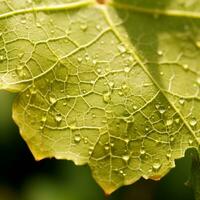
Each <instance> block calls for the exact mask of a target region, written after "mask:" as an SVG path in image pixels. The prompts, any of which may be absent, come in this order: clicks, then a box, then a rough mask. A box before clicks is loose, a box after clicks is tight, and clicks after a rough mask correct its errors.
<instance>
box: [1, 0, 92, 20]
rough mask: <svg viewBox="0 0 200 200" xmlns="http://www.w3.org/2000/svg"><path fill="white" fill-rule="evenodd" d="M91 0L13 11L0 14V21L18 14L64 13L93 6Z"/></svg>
mask: <svg viewBox="0 0 200 200" xmlns="http://www.w3.org/2000/svg"><path fill="white" fill-rule="evenodd" d="M93 4H94V1H93V0H87V1H80V2H72V3H66V4H57V5H51V6H38V7H34V6H32V7H30V8H25V9H19V10H13V11H10V12H7V13H3V14H0V19H3V18H8V17H12V16H15V15H20V14H26V13H34V12H50V11H54V12H56V11H62V10H63V11H65V10H72V9H78V8H81V7H85V6H89V5H93Z"/></svg>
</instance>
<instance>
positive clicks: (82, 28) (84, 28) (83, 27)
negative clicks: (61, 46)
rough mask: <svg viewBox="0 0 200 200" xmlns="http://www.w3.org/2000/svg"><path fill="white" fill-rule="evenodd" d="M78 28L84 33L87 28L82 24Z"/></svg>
mask: <svg viewBox="0 0 200 200" xmlns="http://www.w3.org/2000/svg"><path fill="white" fill-rule="evenodd" d="M80 28H81V30H82V31H86V30H87V28H88V25H87V23H83V24H81V25H80Z"/></svg>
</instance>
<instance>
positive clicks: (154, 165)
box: [152, 162, 161, 171]
mask: <svg viewBox="0 0 200 200" xmlns="http://www.w3.org/2000/svg"><path fill="white" fill-rule="evenodd" d="M152 167H153V170H154V171H158V170H159V169H160V168H161V163H159V162H155V163H153V166H152Z"/></svg>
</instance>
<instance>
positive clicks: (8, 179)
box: [0, 92, 194, 200]
mask: <svg viewBox="0 0 200 200" xmlns="http://www.w3.org/2000/svg"><path fill="white" fill-rule="evenodd" d="M14 96H15V95H13V94H9V93H6V92H0V160H1V161H0V200H90V199H91V200H104V199H105V200H134V199H137V200H169V199H170V200H177V199H181V200H193V199H194V197H193V192H192V189H191V188H190V187H186V186H185V183H186V182H187V180H188V179H189V172H190V165H191V158H190V156H186V157H185V158H183V159H180V160H178V161H177V162H176V165H177V166H176V168H175V169H173V170H171V172H170V173H169V174H168V175H167V176H165V177H164V178H163V179H162V180H161V181H159V182H155V181H151V180H148V181H146V180H140V181H138V182H137V183H135V184H133V185H131V186H125V187H122V188H120V189H119V190H118V191H116V192H114V193H113V194H112V195H111V196H105V195H104V193H103V191H102V190H101V188H100V187H99V186H98V185H97V184H96V183H95V181H94V180H93V178H92V176H91V173H90V171H89V168H88V167H87V166H82V167H77V166H75V165H74V164H73V163H72V162H70V161H58V160H55V159H51V160H50V159H46V160H43V161H40V162H36V161H35V160H34V158H33V157H32V155H31V153H30V151H29V149H28V148H27V146H26V144H25V142H24V141H23V140H22V138H21V137H20V135H19V133H18V128H17V127H16V125H15V124H14V122H13V120H12V117H11V108H12V101H13V100H14Z"/></svg>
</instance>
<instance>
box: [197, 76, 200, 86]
mask: <svg viewBox="0 0 200 200" xmlns="http://www.w3.org/2000/svg"><path fill="white" fill-rule="evenodd" d="M197 84H198V85H200V77H198V78H197Z"/></svg>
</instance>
